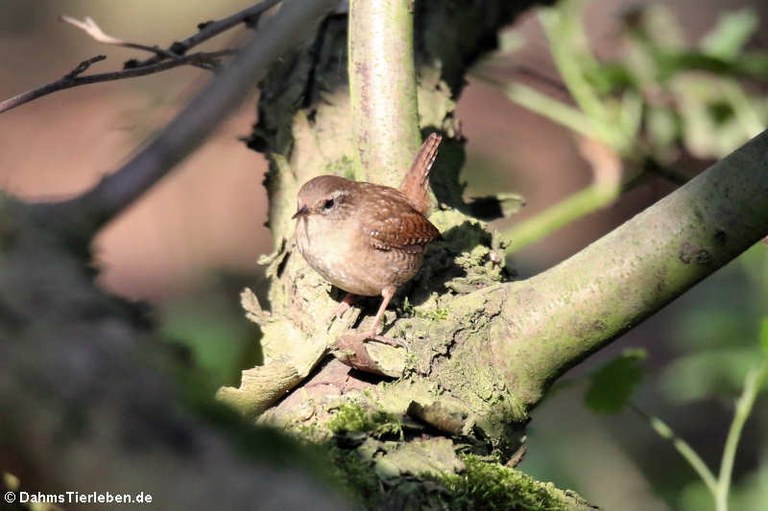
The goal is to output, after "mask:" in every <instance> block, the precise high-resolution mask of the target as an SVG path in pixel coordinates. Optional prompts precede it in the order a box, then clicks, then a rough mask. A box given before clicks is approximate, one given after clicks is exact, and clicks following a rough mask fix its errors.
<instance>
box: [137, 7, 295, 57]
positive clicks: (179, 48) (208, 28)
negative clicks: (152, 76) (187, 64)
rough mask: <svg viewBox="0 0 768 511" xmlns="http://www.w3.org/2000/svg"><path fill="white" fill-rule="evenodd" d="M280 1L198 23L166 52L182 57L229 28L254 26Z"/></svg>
mask: <svg viewBox="0 0 768 511" xmlns="http://www.w3.org/2000/svg"><path fill="white" fill-rule="evenodd" d="M280 1H281V0H262V1H261V2H259V3H258V4H256V5H252V6H251V7H248V8H246V9H243V10H242V11H240V12H236V13H235V14H233V15H231V16H227V17H226V18H223V19H220V20H218V21H210V22H206V23H200V24H199V25H198V28H199V32H197V33H196V34H194V35H191V36H189V37H187V38H186V39H183V40H182V41H177V42H175V43H173V44H172V45H171V46H170V47H168V50H167V51H168V52H170V53H171V54H173V55H177V56H178V55H184V54H185V53H186V52H188V51H189V50H190V49H191V48H194V47H195V46H198V45H200V44H202V43H204V42H205V41H207V40H209V39H212V38H214V37H216V36H217V35H219V34H221V33H222V32H226V31H227V30H229V29H230V28H233V27H236V26H237V25H239V24H240V23H246V24H248V25H250V26H255V24H256V21H258V19H259V17H260V16H261V15H262V14H263V13H264V12H266V11H267V10H268V9H271V8H272V7H274V6H275V5H277V4H278V3H280ZM162 58H164V57H163V56H160V55H157V56H154V57H150V58H149V59H147V60H144V61H142V62H138V63H137V64H136V65H138V66H146V65H150V64H153V63H155V62H159V61H160V60H162Z"/></svg>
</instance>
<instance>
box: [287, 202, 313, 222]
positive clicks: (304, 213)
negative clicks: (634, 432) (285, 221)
mask: <svg viewBox="0 0 768 511" xmlns="http://www.w3.org/2000/svg"><path fill="white" fill-rule="evenodd" d="M308 214H309V208H308V207H307V206H306V204H303V205H302V206H301V207H299V209H297V210H296V213H294V214H293V216H292V217H291V219H292V220H293V219H296V218H301V217H303V216H307V215H308Z"/></svg>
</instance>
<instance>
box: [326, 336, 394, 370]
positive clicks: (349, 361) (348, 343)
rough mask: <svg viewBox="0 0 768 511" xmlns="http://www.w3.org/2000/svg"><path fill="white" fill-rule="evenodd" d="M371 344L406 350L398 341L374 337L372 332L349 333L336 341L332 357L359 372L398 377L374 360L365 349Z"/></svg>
mask: <svg viewBox="0 0 768 511" xmlns="http://www.w3.org/2000/svg"><path fill="white" fill-rule="evenodd" d="M372 342H373V343H381V344H386V345H388V346H393V347H400V348H405V349H407V346H406V344H405V343H404V342H403V341H401V340H399V339H393V338H391V337H386V336H383V335H375V333H374V332H359V331H349V332H345V333H343V334H341V335H340V336H339V337H338V338H337V339H336V343H335V347H336V349H335V350H334V353H333V355H334V356H335V357H336V358H338V359H339V360H341V361H342V362H343V363H345V364H346V365H348V366H350V367H353V368H355V369H359V370H360V371H365V372H367V373H373V374H379V375H383V376H399V373H397V372H393V371H391V370H387V369H386V368H384V367H383V366H382V364H381V363H380V361H377V360H376V359H374V357H373V356H372V355H371V352H370V351H369V350H368V348H367V344H369V343H372Z"/></svg>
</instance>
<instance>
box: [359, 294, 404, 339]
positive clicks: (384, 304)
mask: <svg viewBox="0 0 768 511" xmlns="http://www.w3.org/2000/svg"><path fill="white" fill-rule="evenodd" d="M395 291H397V288H395V287H393V286H389V287H385V288H384V289H382V290H381V297H382V300H381V306H379V311H378V312H377V313H376V317H375V318H373V325H372V326H371V329H370V330H369V331H368V333H367V334H366V339H373V340H375V341H379V342H380V343H383V344H389V345H390V346H402V345H403V343H402V342H401V341H398V340H397V339H392V338H391V337H385V336H383V335H376V330H377V329H378V326H379V323H381V318H382V317H383V316H384V311H386V310H387V305H389V302H390V301H391V300H392V297H393V296H395Z"/></svg>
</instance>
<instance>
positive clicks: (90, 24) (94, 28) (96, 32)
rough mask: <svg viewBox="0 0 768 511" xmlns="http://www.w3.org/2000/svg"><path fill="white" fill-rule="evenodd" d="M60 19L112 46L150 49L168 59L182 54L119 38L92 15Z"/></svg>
mask: <svg viewBox="0 0 768 511" xmlns="http://www.w3.org/2000/svg"><path fill="white" fill-rule="evenodd" d="M59 20H61V21H63V22H64V23H68V24H70V25H72V26H73V27H76V28H79V29H80V30H82V31H83V32H85V33H86V34H88V35H89V36H91V37H92V38H93V39H94V40H95V41H97V42H100V43H102V44H109V45H110V46H120V47H123V48H132V49H134V50H142V51H148V52H150V53H154V54H155V55H157V56H158V57H164V58H168V59H176V58H178V57H180V55H178V54H176V53H173V52H171V51H169V50H165V49H162V48H160V47H158V46H147V45H146V44H140V43H132V42H130V41H125V40H123V39H119V38H117V37H114V36H111V35H109V34H107V33H106V32H104V30H102V29H101V27H100V26H99V25H97V24H96V22H95V21H94V20H93V18H91V17H90V16H86V17H85V18H84V19H83V20H78V19H75V18H72V17H71V16H63V15H62V16H59Z"/></svg>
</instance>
